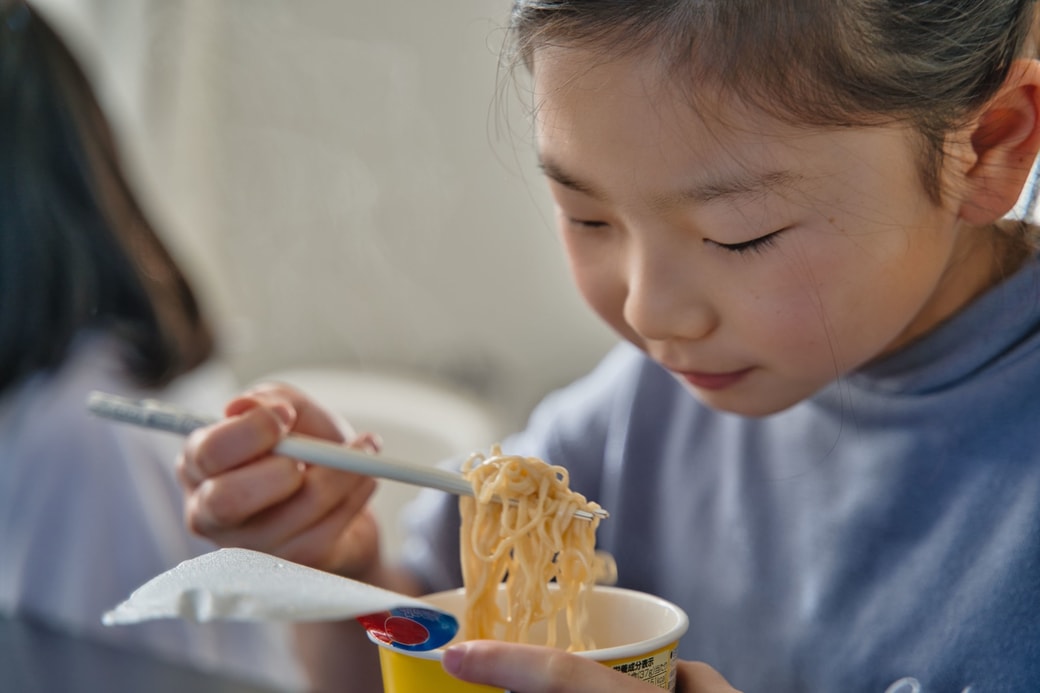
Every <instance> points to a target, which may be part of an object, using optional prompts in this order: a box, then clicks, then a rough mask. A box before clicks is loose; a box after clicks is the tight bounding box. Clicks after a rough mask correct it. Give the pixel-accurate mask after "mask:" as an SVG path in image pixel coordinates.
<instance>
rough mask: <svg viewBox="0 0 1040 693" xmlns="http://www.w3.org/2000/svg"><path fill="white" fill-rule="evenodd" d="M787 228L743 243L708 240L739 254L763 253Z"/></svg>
mask: <svg viewBox="0 0 1040 693" xmlns="http://www.w3.org/2000/svg"><path fill="white" fill-rule="evenodd" d="M786 230H787V228H786V227H785V228H782V229H777V230H776V231H773V232H772V233H767V234H766V235H764V236H759V237H758V238H752V239H751V240H750V241H743V242H742V243H719V242H718V241H708V242H709V243H712V244H713V245H717V246H719V247H720V248H723V249H724V250H728V251H730V252H732V253H736V254H738V255H746V254H749V253H761V252H763V251H765V250H766V249H767V248H769V247H771V246H772V245H773V244H774V243H776V241H777V236H779V235H780V234H781V233H782V232H784V231H786Z"/></svg>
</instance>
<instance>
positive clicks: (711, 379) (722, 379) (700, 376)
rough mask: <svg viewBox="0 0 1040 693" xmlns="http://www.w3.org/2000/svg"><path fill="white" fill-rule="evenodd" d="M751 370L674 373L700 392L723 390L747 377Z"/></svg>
mask: <svg viewBox="0 0 1040 693" xmlns="http://www.w3.org/2000/svg"><path fill="white" fill-rule="evenodd" d="M751 371H752V369H751V368H745V369H743V370H739V371H730V372H728V373H703V372H700V371H674V373H675V374H676V375H678V376H679V377H680V378H682V379H683V380H685V381H686V382H688V383H689V384H690V385H692V386H693V387H695V388H698V389H700V390H725V389H726V388H728V387H732V386H734V385H736V384H737V383H739V382H740V381H741V380H743V379H744V378H745V377H747V375H748V373H750V372H751Z"/></svg>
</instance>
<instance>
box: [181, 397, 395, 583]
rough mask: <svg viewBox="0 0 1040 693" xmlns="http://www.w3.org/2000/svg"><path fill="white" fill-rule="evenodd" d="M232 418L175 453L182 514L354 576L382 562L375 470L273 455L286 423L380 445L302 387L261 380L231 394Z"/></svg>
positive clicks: (204, 527)
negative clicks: (371, 508)
mask: <svg viewBox="0 0 1040 693" xmlns="http://www.w3.org/2000/svg"><path fill="white" fill-rule="evenodd" d="M225 413H226V414H227V417H228V418H226V419H224V420H223V421H220V422H219V423H216V424H213V425H212V426H208V427H206V428H204V429H201V430H198V431H195V432H194V433H193V434H192V435H191V436H190V437H189V438H188V442H187V444H186V445H185V448H184V452H183V454H182V455H181V458H180V460H179V461H178V467H177V473H178V477H179V479H180V481H181V484H182V485H183V486H184V488H185V489H186V491H187V495H186V497H185V515H186V519H187V523H188V526H189V527H190V528H191V530H192V531H194V532H195V533H196V534H199V535H201V536H204V537H207V538H209V539H210V540H212V541H214V542H215V543H217V544H218V545H220V546H235V547H242V548H249V549H254V550H257V551H263V552H265V553H269V554H272V555H277V556H281V557H282V558H285V559H287V560H290V561H294V562H297V563H302V564H304V565H308V566H312V567H314V568H318V569H321V570H326V571H329V572H334V573H339V574H341V575H344V576H347V577H353V578H355V579H365V576H366V575H367V574H368V573H370V572H372V571H373V570H375V569H376V566H377V565H378V562H379V550H378V546H379V542H378V532H377V528H376V523H375V520H374V518H373V517H372V515H371V514H370V513H369V512H368V510H367V509H366V507H365V506H366V503H367V501H368V499H369V497H370V496H371V495H372V492H373V491H374V490H375V480H373V479H371V478H369V477H365V476H361V475H358V474H352V473H349V472H343V471H338V470H333V469H327V468H324V467H319V466H312V465H308V464H305V463H303V462H300V461H298V460H295V459H291V458H288V457H284V456H281V455H276V454H274V453H273V452H272V449H273V448H274V447H275V445H277V444H278V442H279V441H280V440H281V439H282V437H283V436H284V435H286V434H287V433H289V432H290V431H291V432H294V433H301V434H306V435H310V436H314V437H317V438H323V439H326V440H331V441H334V442H338V443H347V444H349V445H350V446H351V447H354V448H359V449H366V450H369V451H371V452H376V451H377V450H378V447H379V444H378V442H377V441H376V439H375V438H374V437H373V436H372V435H362V436H358V435H356V434H355V433H354V431H353V430H352V429H351V428H350V426H349V425H348V424H346V423H345V422H342V421H339V420H338V419H337V418H336V417H334V416H332V415H331V414H329V413H328V412H327V411H325V410H324V409H322V408H321V407H320V406H318V405H317V404H315V403H314V402H313V401H311V400H309V399H308V398H307V397H306V396H304V395H303V394H302V393H300V392H298V391H296V390H294V389H293V388H290V387H288V386H285V385H266V386H261V387H258V388H256V389H254V390H251V391H250V392H248V393H246V394H244V395H242V396H241V397H238V398H237V399H235V400H233V401H232V402H230V403H229V404H228V406H227V408H226V410H225Z"/></svg>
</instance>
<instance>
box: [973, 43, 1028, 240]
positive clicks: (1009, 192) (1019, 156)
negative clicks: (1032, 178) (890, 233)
mask: <svg viewBox="0 0 1040 693" xmlns="http://www.w3.org/2000/svg"><path fill="white" fill-rule="evenodd" d="M970 137H971V149H972V151H973V152H974V155H975V160H974V162H973V163H972V164H971V165H970V167H969V168H968V171H967V173H966V174H965V182H966V184H967V190H966V194H965V196H964V197H963V198H962V200H961V208H960V218H961V219H964V220H965V221H967V222H968V223H970V224H975V225H984V224H990V223H993V222H995V221H997V220H999V219H1001V218H1002V217H1003V216H1004V215H1005V214H1007V213H1008V212H1009V211H1011V208H1012V207H1014V206H1015V203H1016V202H1018V198H1019V196H1020V195H1021V194H1022V189H1023V187H1024V186H1025V184H1026V180H1027V179H1028V178H1029V172H1030V170H1031V169H1032V167H1033V162H1034V161H1035V160H1036V157H1037V152H1038V151H1040V62H1037V61H1035V60H1017V61H1015V62H1014V63H1013V64H1012V66H1011V71H1010V73H1009V74H1008V78H1007V81H1006V82H1004V86H1003V87H1001V90H1000V92H998V93H997V95H996V96H995V97H993V99H992V100H991V101H990V102H989V103H988V104H987V105H986V107H985V109H984V110H983V111H982V113H981V114H980V115H979V117H978V119H977V120H975V121H974V125H973V128H972V130H971V131H970Z"/></svg>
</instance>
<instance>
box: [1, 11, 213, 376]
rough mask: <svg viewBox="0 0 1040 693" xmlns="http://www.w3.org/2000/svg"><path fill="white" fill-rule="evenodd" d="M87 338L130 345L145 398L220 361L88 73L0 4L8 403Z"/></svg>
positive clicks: (26, 16)
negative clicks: (21, 384)
mask: <svg viewBox="0 0 1040 693" xmlns="http://www.w3.org/2000/svg"><path fill="white" fill-rule="evenodd" d="M88 328H90V329H98V330H104V331H108V332H110V333H112V334H115V335H116V336H118V337H119V338H120V339H121V340H123V341H124V342H126V343H127V345H128V346H129V349H128V357H127V358H128V361H127V364H126V366H127V368H128V371H129V372H130V373H131V374H132V376H133V377H135V378H136V379H137V380H138V381H139V382H140V383H141V384H143V385H149V386H154V385H162V384H165V383H167V382H169V381H170V380H172V379H173V378H174V377H176V376H178V375H180V374H182V373H184V372H186V371H188V370H190V369H192V368H194V367H195V366H197V365H198V364H200V363H201V362H203V361H204V360H206V359H207V358H209V356H210V355H211V354H212V352H213V349H214V344H213V337H212V333H211V331H210V328H209V326H208V324H207V322H206V320H205V319H204V317H203V315H202V313H201V311H200V308H199V304H198V302H197V301H196V298H195V296H194V294H193V292H192V290H191V287H190V286H189V285H188V282H187V280H186V279H185V277H184V275H183V274H182V272H181V271H180V269H179V268H178V267H177V266H176V264H175V263H174V260H173V258H172V257H171V255H170V253H169V252H168V251H167V249H166V248H165V247H164V246H163V244H162V242H161V241H160V240H159V238H158V236H157V235H156V232H155V230H154V229H153V228H152V226H151V224H150V223H149V221H148V219H147V218H146V216H145V214H144V212H143V210H142V209H141V206H140V204H139V202H138V201H137V199H136V198H135V196H134V193H133V191H132V190H131V188H130V185H129V183H128V181H127V177H126V175H125V174H124V172H123V168H122V166H121V163H120V159H119V154H118V151H117V145H116V142H115V139H114V137H113V133H112V131H111V128H110V127H109V125H108V121H107V120H106V118H105V115H104V113H103V111H102V109H101V107H100V104H99V103H98V99H97V98H96V96H95V94H94V91H93V90H92V88H91V85H90V82H89V81H88V79H87V77H86V75H85V74H84V72H83V70H82V69H81V67H80V65H79V63H78V62H77V61H76V59H75V57H74V56H73V55H72V53H71V52H70V50H69V49H68V47H67V46H66V45H65V44H64V42H63V41H62V40H61V38H60V37H59V36H58V34H57V33H56V32H55V31H54V30H53V29H52V28H51V26H49V25H48V23H47V22H46V21H45V20H44V18H43V17H42V16H41V15H40V14H39V13H37V12H34V11H33V10H32V9H31V8H30V7H29V6H28V5H27V4H25V3H24V2H15V3H3V2H0V391H2V390H4V389H6V388H7V387H8V386H10V385H12V384H14V383H16V382H18V381H20V380H21V379H22V378H24V377H26V376H28V375H30V374H32V373H35V372H38V371H41V370H48V369H54V368H56V367H58V366H59V365H60V364H61V363H62V362H63V360H64V359H65V357H66V355H67V352H68V350H69V347H70V344H71V343H72V341H73V340H74V339H75V337H76V336H77V335H78V334H79V333H81V332H82V331H83V330H84V329H88Z"/></svg>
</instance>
